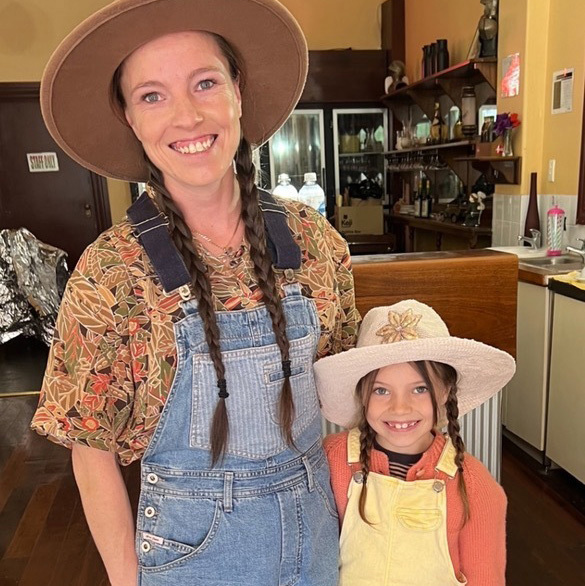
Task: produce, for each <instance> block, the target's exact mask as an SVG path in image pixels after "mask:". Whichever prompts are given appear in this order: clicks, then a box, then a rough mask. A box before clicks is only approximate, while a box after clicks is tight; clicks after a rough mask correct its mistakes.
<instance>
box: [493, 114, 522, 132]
mask: <svg viewBox="0 0 585 586" xmlns="http://www.w3.org/2000/svg"><path fill="white" fill-rule="evenodd" d="M517 126H520V120H518V114H516V113H515V112H504V113H503V114H498V115H497V116H496V121H495V123H494V134H495V135H496V136H502V134H505V132H506V130H512V128H516V127H517Z"/></svg>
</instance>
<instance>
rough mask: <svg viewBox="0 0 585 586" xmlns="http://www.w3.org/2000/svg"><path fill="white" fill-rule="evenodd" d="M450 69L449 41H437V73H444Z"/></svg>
mask: <svg viewBox="0 0 585 586" xmlns="http://www.w3.org/2000/svg"><path fill="white" fill-rule="evenodd" d="M448 67H449V49H447V39H437V71H443V69H447V68H448Z"/></svg>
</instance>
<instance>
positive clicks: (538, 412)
mask: <svg viewBox="0 0 585 586" xmlns="http://www.w3.org/2000/svg"><path fill="white" fill-rule="evenodd" d="M551 298H552V293H551V292H550V291H549V289H548V288H547V287H540V286H538V285H532V284H529V283H523V282H519V283H518V305H517V338H516V347H517V356H516V374H515V375H514V378H513V379H512V380H511V381H510V383H508V385H507V387H506V390H505V406H504V426H505V427H506V428H507V429H508V430H509V431H511V432H512V433H514V434H515V435H517V436H518V437H520V438H521V439H523V440H524V441H526V442H528V443H529V444H530V445H532V446H533V447H535V448H536V449H537V450H540V451H544V448H545V434H546V416H547V413H546V411H547V383H548V365H549V344H550V342H549V340H550V335H549V332H550V320H551ZM584 306H585V304H584ZM582 348H584V346H582ZM584 396H585V393H584Z"/></svg>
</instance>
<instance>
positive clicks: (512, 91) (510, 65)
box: [500, 53, 520, 98]
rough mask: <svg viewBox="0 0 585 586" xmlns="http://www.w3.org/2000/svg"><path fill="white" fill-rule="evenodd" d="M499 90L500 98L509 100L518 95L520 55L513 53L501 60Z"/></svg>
mask: <svg viewBox="0 0 585 586" xmlns="http://www.w3.org/2000/svg"><path fill="white" fill-rule="evenodd" d="M500 90H501V91H500V95H501V97H502V98H511V97H513V96H517V95H518V94H519V93H520V53H514V54H513V55H508V56H507V57H504V58H503V59H502V81H501V84H500Z"/></svg>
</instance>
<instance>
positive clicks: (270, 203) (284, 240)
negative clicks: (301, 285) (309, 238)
mask: <svg viewBox="0 0 585 586" xmlns="http://www.w3.org/2000/svg"><path fill="white" fill-rule="evenodd" d="M258 194H259V204H260V209H261V210H262V213H263V216H264V225H265V226H266V236H267V241H268V248H269V250H270V254H271V256H272V262H273V264H274V266H275V268H277V269H281V270H284V269H293V270H298V269H300V268H301V249H300V248H299V245H298V244H297V243H296V242H295V241H294V238H293V237H292V234H291V232H290V228H289V227H288V222H287V213H286V210H285V209H284V207H283V206H282V205H281V204H279V203H277V201H276V200H275V199H274V197H272V195H271V194H270V193H268V192H267V191H264V190H262V189H259V190H258Z"/></svg>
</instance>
